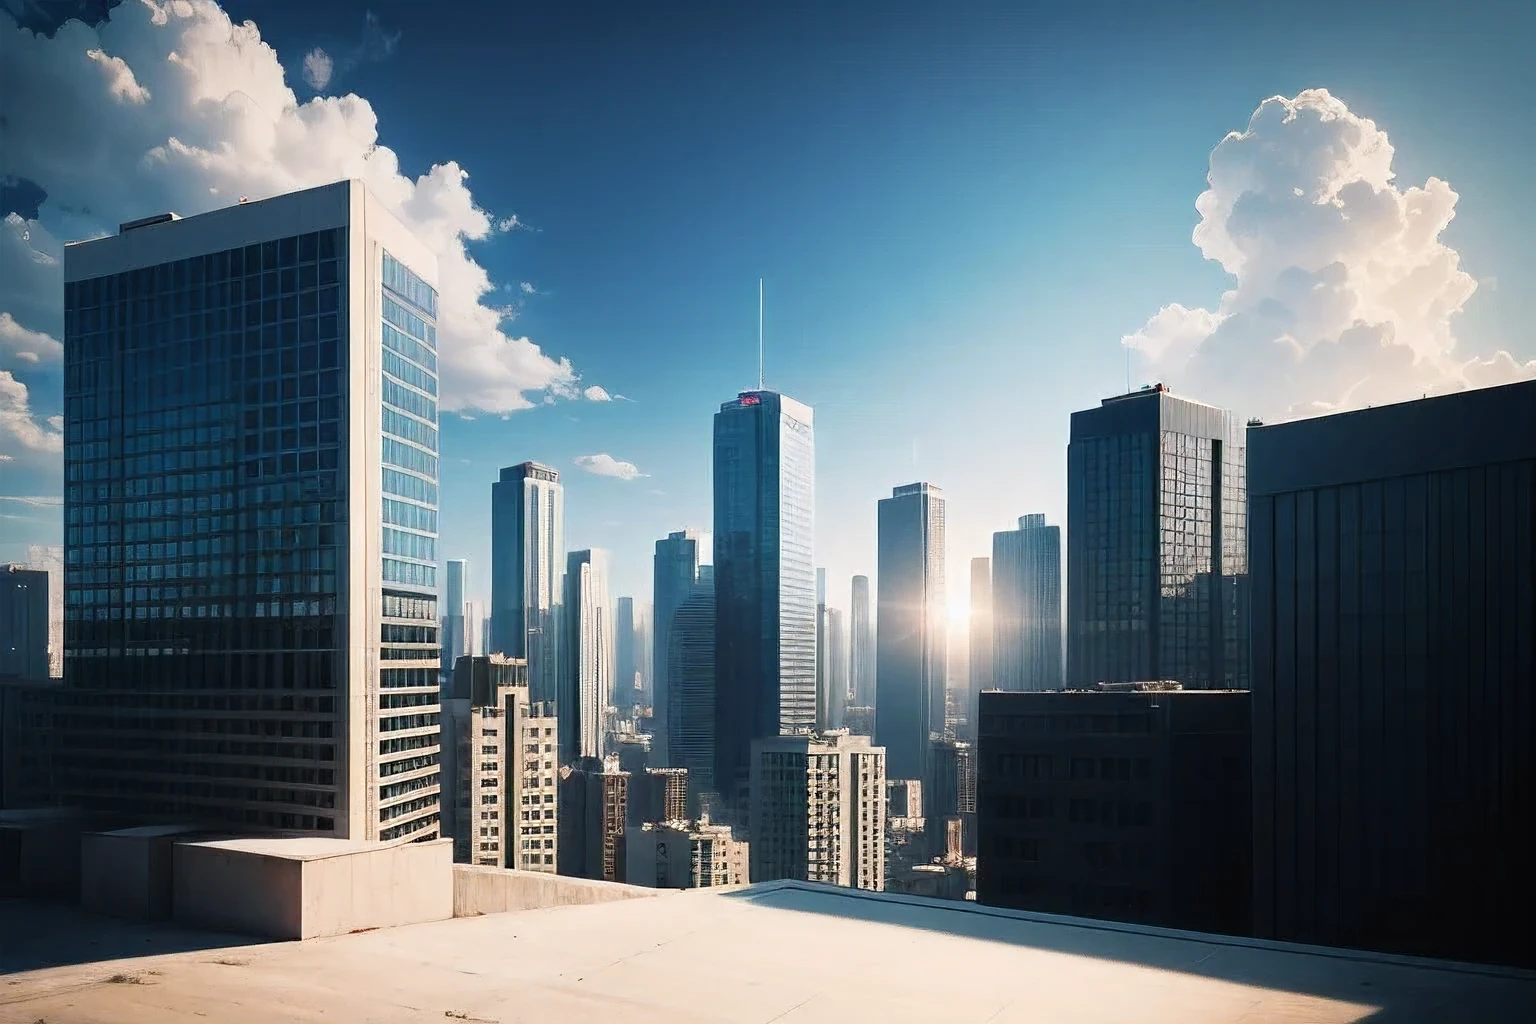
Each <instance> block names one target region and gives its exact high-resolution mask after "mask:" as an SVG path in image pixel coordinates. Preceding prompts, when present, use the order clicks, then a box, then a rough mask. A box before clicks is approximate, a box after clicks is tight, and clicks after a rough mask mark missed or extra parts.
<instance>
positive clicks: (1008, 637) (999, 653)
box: [992, 515, 1062, 690]
mask: <svg viewBox="0 0 1536 1024" xmlns="http://www.w3.org/2000/svg"><path fill="white" fill-rule="evenodd" d="M992 631H993V632H992V636H993V640H992V659H993V673H994V679H995V681H994V683H993V685H994V686H996V687H997V688H998V689H1000V690H1055V689H1058V688H1059V687H1060V686H1061V685H1062V677H1061V527H1059V526H1046V525H1045V516H1043V515H1030V516H1024V517H1023V518H1021V519H1020V520H1019V528H1018V529H1017V530H1007V531H1003V532H1000V533H994V534H993V535H992Z"/></svg>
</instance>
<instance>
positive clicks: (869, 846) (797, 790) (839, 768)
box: [749, 730, 886, 891]
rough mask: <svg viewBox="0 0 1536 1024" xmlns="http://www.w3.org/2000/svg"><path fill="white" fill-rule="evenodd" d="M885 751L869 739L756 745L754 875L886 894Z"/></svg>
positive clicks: (842, 734) (792, 739)
mask: <svg viewBox="0 0 1536 1024" xmlns="http://www.w3.org/2000/svg"><path fill="white" fill-rule="evenodd" d="M885 779H886V772H885V751H884V750H882V749H881V748H880V747H876V746H872V745H871V744H870V742H869V739H868V738H867V737H864V736H850V735H849V734H848V733H847V732H846V731H842V730H839V731H837V732H833V733H830V734H827V735H824V736H810V735H800V736H772V737H768V738H766V739H759V740H756V741H755V742H754V743H753V746H752V775H751V783H750V790H751V828H750V832H749V834H750V836H751V842H752V848H751V874H752V881H754V882H768V881H773V880H774V879H780V878H791V879H798V880H800V881H806V882H827V883H829V884H832V885H844V886H850V887H853V888H858V889H873V890H877V891H878V890H882V889H884V888H885V806H886V804H885V801H886V792H885Z"/></svg>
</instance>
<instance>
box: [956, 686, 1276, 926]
mask: <svg viewBox="0 0 1536 1024" xmlns="http://www.w3.org/2000/svg"><path fill="white" fill-rule="evenodd" d="M1177 687H1178V684H1177V683H1172V682H1168V683H1109V684H1104V688H1102V689H1098V690H1066V691H1063V690H1058V691H1054V692H1033V693H1017V692H1004V691H1001V690H988V691H986V692H985V693H983V694H982V695H981V756H980V759H979V760H980V764H979V771H978V786H977V811H978V815H977V816H978V819H979V821H978V826H979V830H980V836H979V844H978V851H977V879H976V898H977V900H978V901H979V902H981V903H985V904H987V905H988V906H993V907H1007V908H1010V909H1014V910H1031V911H1038V912H1042V913H1048V914H1068V915H1072V916H1075V917H1099V918H1105V919H1108V920H1113V921H1126V922H1130V923H1133V924H1143V925H1154V926H1157V927H1162V928H1187V929H1190V930H1194V931H1209V932H1220V933H1224V934H1229V935H1242V934H1246V932H1247V927H1248V907H1249V899H1248V890H1249V881H1250V872H1249V865H1250V863H1251V855H1250V841H1249V837H1250V834H1251V833H1250V831H1249V822H1250V816H1249V799H1250V787H1249V771H1248V756H1249V746H1248V742H1249V741H1248V728H1249V714H1248V712H1249V703H1248V697H1249V695H1248V693H1247V691H1244V690H1180V689H1178V688H1177Z"/></svg>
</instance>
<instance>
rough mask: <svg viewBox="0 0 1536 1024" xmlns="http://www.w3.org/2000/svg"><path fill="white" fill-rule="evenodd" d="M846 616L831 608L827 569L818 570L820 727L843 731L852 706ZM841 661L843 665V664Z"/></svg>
mask: <svg viewBox="0 0 1536 1024" xmlns="http://www.w3.org/2000/svg"><path fill="white" fill-rule="evenodd" d="M842 628H843V616H842V613H841V612H839V611H838V610H837V609H836V608H829V607H828V606H827V570H825V569H817V570H816V728H817V729H818V730H821V731H826V730H828V729H841V728H842V727H843V711H844V709H845V708H847V706H848V647H847V641H846V640H845V639H844V638H843V637H842V636H841V633H842ZM840 662H841V664H839V663H840Z"/></svg>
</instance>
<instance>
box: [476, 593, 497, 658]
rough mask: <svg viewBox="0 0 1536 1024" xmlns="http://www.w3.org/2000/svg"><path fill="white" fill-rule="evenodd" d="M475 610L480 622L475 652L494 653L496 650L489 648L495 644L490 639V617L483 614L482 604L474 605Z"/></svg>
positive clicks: (480, 653) (479, 653) (481, 653)
mask: <svg viewBox="0 0 1536 1024" xmlns="http://www.w3.org/2000/svg"><path fill="white" fill-rule="evenodd" d="M475 611H476V613H477V614H478V615H479V620H478V621H479V623H480V630H479V643H478V646H477V647H476V648H475V653H476V654H478V655H483V654H494V653H496V652H494V651H492V650H491V648H492V647H493V646H495V645H494V643H493V642H492V640H491V617H490V616H489V615H486V614H485V607H484V605H476V607H475Z"/></svg>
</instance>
